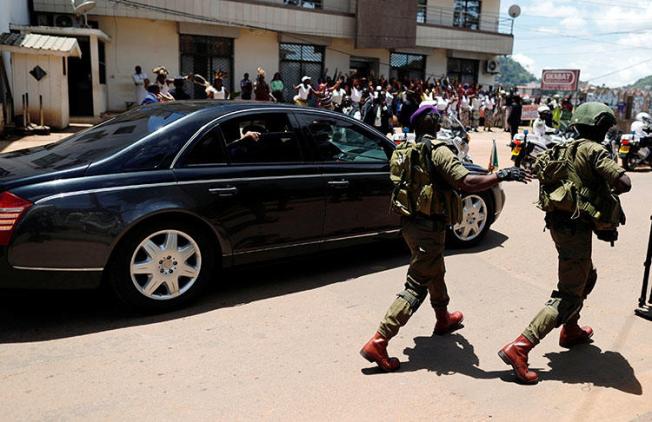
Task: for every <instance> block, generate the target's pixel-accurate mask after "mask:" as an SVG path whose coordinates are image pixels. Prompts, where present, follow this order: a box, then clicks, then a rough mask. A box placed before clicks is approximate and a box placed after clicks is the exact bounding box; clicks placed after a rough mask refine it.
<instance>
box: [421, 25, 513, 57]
mask: <svg viewBox="0 0 652 422" xmlns="http://www.w3.org/2000/svg"><path fill="white" fill-rule="evenodd" d="M417 45H419V46H423V47H432V48H446V49H449V50H459V51H469V52H478V53H489V54H493V55H503V54H507V55H508V54H512V49H513V47H514V37H512V36H511V35H503V34H488V33H484V32H477V31H467V30H460V29H455V28H442V27H434V26H426V25H418V26H417Z"/></svg>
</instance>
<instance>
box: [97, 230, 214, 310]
mask: <svg viewBox="0 0 652 422" xmlns="http://www.w3.org/2000/svg"><path fill="white" fill-rule="evenodd" d="M118 247H119V249H118V251H117V253H116V255H115V257H114V259H113V260H112V263H111V265H109V267H108V268H107V270H108V274H107V276H108V279H109V281H110V283H111V286H112V287H113V290H114V291H115V292H116V294H117V296H118V297H119V299H121V300H122V301H123V302H125V303H126V304H127V305H130V306H132V307H135V308H137V309H140V310H144V311H167V310H171V309H174V308H177V307H179V306H182V305H183V304H185V303H187V302H188V301H189V300H191V299H193V298H194V297H196V296H197V294H198V293H199V292H200V291H201V290H202V289H203V288H204V287H205V286H206V285H207V284H208V282H209V280H210V278H211V275H212V273H213V268H214V265H213V263H214V262H215V252H214V247H213V246H212V242H211V240H210V239H209V238H207V236H206V235H205V234H204V233H202V231H201V230H199V229H197V228H196V227H194V226H193V225H190V224H182V223H167V222H160V223H156V224H148V225H146V226H143V227H141V228H137V229H135V230H134V231H133V232H132V233H130V234H128V235H127V237H126V238H125V240H124V241H123V242H121V244H120V245H119V246H118Z"/></svg>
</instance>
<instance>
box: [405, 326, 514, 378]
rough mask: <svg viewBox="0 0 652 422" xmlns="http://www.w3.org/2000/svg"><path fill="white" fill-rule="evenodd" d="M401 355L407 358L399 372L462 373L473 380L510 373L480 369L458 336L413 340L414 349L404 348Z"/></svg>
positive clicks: (472, 351)
mask: <svg viewBox="0 0 652 422" xmlns="http://www.w3.org/2000/svg"><path fill="white" fill-rule="evenodd" d="M403 353H404V354H405V355H406V356H407V357H408V361H407V362H405V363H404V364H402V366H401V371H403V372H413V371H419V370H422V369H425V370H427V371H429V372H434V373H435V374H437V375H438V376H442V375H453V374H462V375H466V376H468V377H471V378H476V379H495V378H507V377H509V375H510V373H511V371H484V370H483V369H481V368H480V359H479V358H478V356H477V355H476V354H475V349H474V347H473V345H472V344H471V343H469V341H468V340H467V339H466V338H465V337H464V336H463V335H462V334H459V333H455V334H451V335H448V336H436V335H432V336H430V337H416V338H415V339H414V347H406V348H405V350H403Z"/></svg>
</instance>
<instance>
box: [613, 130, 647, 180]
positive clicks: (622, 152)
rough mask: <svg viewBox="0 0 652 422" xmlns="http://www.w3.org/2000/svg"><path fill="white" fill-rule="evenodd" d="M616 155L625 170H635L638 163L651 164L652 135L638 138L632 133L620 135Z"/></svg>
mask: <svg viewBox="0 0 652 422" xmlns="http://www.w3.org/2000/svg"><path fill="white" fill-rule="evenodd" d="M618 156H619V157H620V159H621V160H622V163H623V168H625V170H627V171H633V170H636V168H637V167H638V166H640V165H646V164H647V165H650V166H652V137H645V138H640V137H639V136H638V135H636V134H634V133H626V134H623V135H622V136H621V137H620V148H619V149H618Z"/></svg>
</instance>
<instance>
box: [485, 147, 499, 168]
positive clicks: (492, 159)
mask: <svg viewBox="0 0 652 422" xmlns="http://www.w3.org/2000/svg"><path fill="white" fill-rule="evenodd" d="M498 165H499V163H498V149H497V148H496V140H495V139H494V140H493V145H492V146H491V155H490V156H489V166H488V168H489V172H490V173H493V171H494V170H496V169H497V168H498Z"/></svg>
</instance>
